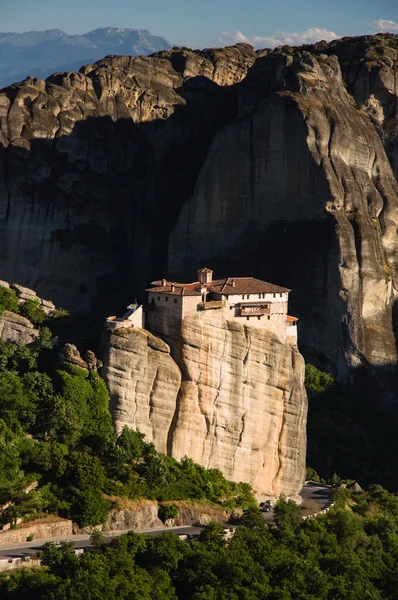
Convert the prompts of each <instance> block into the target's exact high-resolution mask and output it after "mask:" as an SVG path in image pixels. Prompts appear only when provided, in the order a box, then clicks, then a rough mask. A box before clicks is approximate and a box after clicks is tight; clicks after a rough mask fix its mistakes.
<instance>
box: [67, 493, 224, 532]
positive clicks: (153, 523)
mask: <svg viewBox="0 0 398 600" xmlns="http://www.w3.org/2000/svg"><path fill="white" fill-rule="evenodd" d="M119 504H121V507H120V508H114V509H112V510H111V511H110V512H109V516H108V519H107V520H106V521H105V523H104V524H103V525H95V526H88V527H84V528H82V529H81V528H79V527H77V525H74V528H73V529H74V531H73V532H74V533H77V534H79V533H91V532H92V531H93V529H99V530H100V531H103V532H104V533H108V532H112V531H129V530H131V529H139V530H140V529H141V530H142V529H160V528H163V527H165V524H164V523H163V522H162V521H161V520H160V519H159V517H158V510H159V503H158V502H156V501H153V500H127V499H121V500H120V501H119ZM164 504H172V505H173V506H175V507H176V508H177V509H178V517H177V518H175V519H173V520H172V521H173V522H172V523H170V525H171V526H173V527H183V526H191V525H194V524H198V523H200V525H208V524H209V523H210V522H211V521H213V522H217V523H225V522H227V521H228V517H229V515H228V513H227V512H225V511H224V510H223V509H222V508H221V507H220V506H216V505H207V504H201V503H195V502H188V501H180V500H173V501H172V502H165V503H164ZM166 526H167V525H166Z"/></svg>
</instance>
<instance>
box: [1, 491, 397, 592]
mask: <svg viewBox="0 0 398 600" xmlns="http://www.w3.org/2000/svg"><path fill="white" fill-rule="evenodd" d="M350 505H351V508H347V507H344V508H341V509H340V508H335V509H331V510H330V511H329V512H328V513H327V514H326V515H322V516H319V517H317V518H314V519H308V520H305V521H304V520H302V519H297V514H296V513H297V511H296V509H295V508H294V506H295V505H294V503H291V502H289V501H288V502H286V501H285V500H284V499H281V500H280V501H279V502H278V504H277V510H276V512H277V516H278V523H277V526H276V527H275V528H272V529H269V528H268V527H267V526H266V524H265V522H264V518H263V516H262V515H261V513H260V512H259V511H255V510H248V511H247V512H246V513H245V518H246V522H245V525H243V526H241V527H239V528H238V529H237V530H236V532H235V535H234V537H233V538H232V539H230V540H225V536H224V535H223V528H222V526H221V525H219V524H217V523H210V524H209V525H208V526H206V527H204V528H203V529H202V532H201V534H200V536H199V537H198V539H197V540H195V541H192V542H191V543H186V542H183V541H181V540H179V539H178V537H177V536H176V535H174V534H173V533H165V534H164V535H161V536H145V535H139V534H136V533H134V532H129V533H127V534H126V535H123V536H120V537H116V538H115V539H114V540H112V541H111V542H109V543H105V542H104V540H103V539H102V538H101V537H99V538H98V541H96V540H94V542H95V543H94V548H93V549H92V550H91V551H88V552H85V553H84V554H83V555H82V556H81V557H76V556H75V555H74V553H73V550H72V547H71V544H69V543H65V542H64V543H61V544H53V543H49V544H46V545H45V546H44V548H43V551H42V554H41V557H42V560H43V563H44V565H45V567H44V568H43V569H36V570H32V571H29V570H21V571H12V572H8V573H7V574H0V596H1V598H4V599H5V600H19V598H22V597H27V598H32V599H36V598H37V599H38V600H39V599H42V598H46V599H50V600H73V599H76V600H77V599H78V598H87V599H88V600H94V599H95V600H102V599H103V600H131V599H137V600H141V599H143V600H182V599H183V600H293V599H294V600H296V599H297V600H363V599H365V598H369V599H372V600H382V599H391V600H393V599H395V598H397V576H396V564H397V561H398V542H397V535H398V498H397V496H395V495H393V494H390V493H388V492H387V491H386V490H385V489H383V488H381V487H380V486H373V487H372V488H370V489H369V491H368V492H352V494H351V498H350ZM296 508H297V507H296Z"/></svg>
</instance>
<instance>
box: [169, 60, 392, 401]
mask: <svg viewBox="0 0 398 600" xmlns="http://www.w3.org/2000/svg"><path fill="white" fill-rule="evenodd" d="M331 90H333V96H331ZM239 101H240V106H241V112H240V115H239V117H237V118H235V119H233V120H232V121H230V122H229V123H228V124H227V125H226V126H225V127H224V128H223V129H222V130H221V131H219V132H218V133H217V134H216V136H215V138H214V140H213V143H212V146H211V148H210V149H209V152H208V155H207V158H206V161H205V164H204V166H203V169H202V171H201V173H200V175H199V177H198V181H197V184H196V188H195V191H194V193H193V195H192V197H191V199H190V200H189V201H188V203H186V205H185V206H184V207H183V209H182V210H181V212H180V216H179V219H178V222H177V225H176V227H175V229H174V231H173V232H172V234H171V236H170V242H169V253H168V255H169V270H170V272H172V273H176V274H177V275H178V274H180V273H183V272H184V270H185V265H186V264H189V265H190V268H191V269H192V263H194V264H195V263H196V264H197V265H199V264H204V263H206V264H212V265H214V264H218V265H219V269H218V270H220V269H221V268H222V267H223V266H224V265H226V264H228V262H229V261H231V259H232V261H233V263H234V264H236V265H238V268H239V269H240V271H241V272H242V271H243V269H246V270H247V268H248V266H247V265H250V267H251V273H253V271H254V273H256V274H257V273H261V275H262V276H263V278H264V279H268V280H270V281H275V282H276V283H281V284H283V285H287V286H289V287H290V288H292V290H293V293H292V305H293V312H294V313H295V314H298V316H299V317H301V318H302V319H301V323H302V328H301V329H300V331H299V334H300V342H301V344H303V345H305V346H308V347H310V348H311V349H312V350H315V351H316V353H317V354H318V356H324V357H326V358H327V359H328V361H329V364H332V365H334V367H335V369H336V371H337V374H338V375H339V377H340V378H345V379H347V378H349V377H351V375H352V373H353V372H355V370H356V368H357V367H360V366H364V367H369V366H370V367H372V368H374V369H375V370H376V369H381V368H382V369H385V368H391V367H393V366H395V365H396V362H397V351H396V343H395V331H394V327H393V326H392V321H393V306H394V302H395V300H396V297H397V292H396V289H397V288H396V286H397V260H398V242H397V224H398V186H397V182H396V180H395V178H394V175H393V172H392V170H391V166H390V164H389V162H388V160H387V157H386V155H385V151H384V149H383V146H382V143H381V140H380V138H379V136H378V135H377V133H376V131H375V129H374V127H373V126H372V124H371V122H370V121H369V119H368V117H367V115H366V114H364V113H363V112H361V111H358V109H357V108H356V106H355V102H354V101H353V99H352V98H351V97H350V96H349V94H348V93H347V91H346V89H345V87H344V84H343V80H342V77H341V71H340V67H339V64H338V61H337V59H336V58H335V57H334V56H330V57H328V56H326V55H321V56H320V57H316V56H313V55H312V54H310V53H308V52H306V51H301V52H296V53H294V52H292V53H291V54H285V53H280V52H274V53H272V54H269V55H267V56H265V57H264V58H259V59H258V60H257V61H256V63H255V65H254V66H253V67H252V69H251V70H250V72H249V74H248V76H247V77H246V79H245V81H244V82H242V84H241V86H240V88H239ZM229 270H231V268H230V269H229ZM235 272H236V270H235ZM237 274H241V273H240V272H239V271H238V272H237ZM242 274H243V272H242ZM389 390H390V392H391V396H393V394H394V392H393V387H392V384H391V382H390V385H389ZM384 400H387V398H386V397H385V398H384ZM388 400H391V397H390V398H388Z"/></svg>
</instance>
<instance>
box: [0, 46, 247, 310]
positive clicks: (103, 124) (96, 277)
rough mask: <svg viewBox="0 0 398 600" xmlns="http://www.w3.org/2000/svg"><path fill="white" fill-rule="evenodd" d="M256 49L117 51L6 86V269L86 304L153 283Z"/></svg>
mask: <svg viewBox="0 0 398 600" xmlns="http://www.w3.org/2000/svg"><path fill="white" fill-rule="evenodd" d="M255 57H256V55H255V53H254V51H253V49H252V48H251V47H250V46H247V45H244V44H240V45H237V46H235V47H233V48H229V49H225V50H217V49H215V50H207V51H203V52H199V51H198V52H191V51H188V50H174V51H164V52H159V53H157V54H155V55H153V56H152V57H128V56H125V57H123V56H113V57H112V56H110V57H107V58H105V59H103V60H101V61H99V62H98V63H96V64H95V65H88V66H86V67H84V68H83V69H82V72H81V73H58V74H56V75H54V76H52V77H49V78H48V79H47V80H46V81H42V80H40V79H35V78H28V79H26V80H25V81H24V82H22V83H21V84H18V85H17V86H13V87H11V88H5V89H3V90H1V93H0V164H1V165H3V166H2V171H1V177H0V240H1V252H0V272H1V274H2V277H4V278H5V279H7V280H14V281H18V282H19V283H20V284H22V285H24V286H25V285H26V286H29V287H31V288H34V289H35V290H37V293H38V294H39V295H42V296H44V297H49V298H51V299H52V300H53V301H54V302H55V303H56V304H57V305H61V306H64V307H66V308H72V309H73V308H74V309H76V308H78V310H82V309H84V308H86V309H88V308H89V307H90V304H91V302H92V301H93V299H94V298H95V297H96V296H100V297H101V298H102V301H103V302H105V301H106V300H107V299H108V300H109V302H110V305H111V306H112V304H111V303H112V302H113V303H114V302H115V301H117V300H118V299H119V298H123V300H122V301H123V303H124V302H125V296H126V293H128V292H130V291H131V292H132V293H133V291H134V293H137V291H141V290H142V289H144V288H145V286H146V284H147V281H148V278H149V272H150V271H151V270H153V269H155V268H159V267H158V266H157V265H159V264H161V263H163V259H164V256H163V253H164V248H165V237H167V234H168V231H169V229H170V225H169V224H170V223H173V222H174V221H175V218H176V215H177V213H178V210H179V207H180V206H181V204H182V203H183V202H184V201H185V200H186V199H187V198H188V197H189V195H190V194H191V192H192V182H193V181H194V180H195V178H196V176H197V173H198V170H199V168H200V165H201V163H202V162H203V160H204V157H205V154H206V151H207V148H208V146H209V144H210V142H211V139H212V137H213V135H214V132H215V131H216V130H217V129H218V128H219V127H220V126H221V125H222V123H224V122H226V120H227V119H228V118H230V116H231V115H232V114H233V113H234V110H235V100H234V99H236V95H235V93H234V91H233V90H231V85H232V84H235V83H237V82H239V81H241V79H242V78H243V77H244V76H245V75H246V73H247V70H248V68H249V67H250V66H251V65H252V64H253V62H254V60H255ZM170 198H173V202H172V203H171V202H170ZM131 257H132V258H131ZM138 257H139V258H138ZM137 259H138V260H137ZM76 265H79V268H78V269H77V268H76ZM126 275H128V276H127V277H126ZM126 281H128V282H130V284H129V285H126ZM121 292H123V296H121V295H120V296H118V293H119V294H121ZM113 307H114V305H113ZM105 311H107V309H105ZM105 311H104V312H105ZM109 311H110V312H108V314H110V313H111V312H113V309H111V308H109Z"/></svg>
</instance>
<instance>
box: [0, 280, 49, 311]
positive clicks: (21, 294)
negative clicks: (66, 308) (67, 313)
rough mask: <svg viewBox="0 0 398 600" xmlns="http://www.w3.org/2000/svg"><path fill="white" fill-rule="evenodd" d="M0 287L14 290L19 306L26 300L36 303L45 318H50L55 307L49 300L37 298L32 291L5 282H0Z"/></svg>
mask: <svg viewBox="0 0 398 600" xmlns="http://www.w3.org/2000/svg"><path fill="white" fill-rule="evenodd" d="M0 286H1V287H5V288H7V289H12V290H14V292H15V293H16V294H17V296H18V298H19V303H20V304H21V303H23V302H26V301H27V300H33V301H35V302H38V303H39V305H40V307H41V309H42V310H43V312H44V313H45V315H46V316H51V313H52V312H53V311H54V310H55V305H54V303H53V302H51V300H43V298H39V297H38V296H37V294H36V292H35V291H34V290H31V289H29V288H26V287H23V286H22V285H18V284H17V283H12V284H9V283H8V282H7V281H0Z"/></svg>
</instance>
